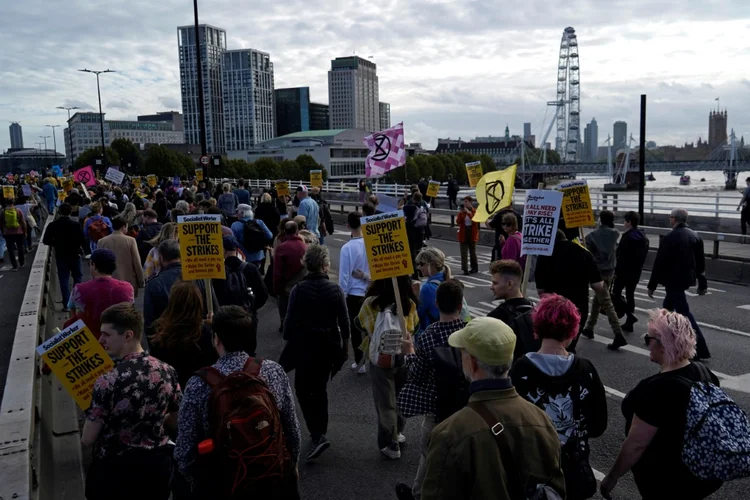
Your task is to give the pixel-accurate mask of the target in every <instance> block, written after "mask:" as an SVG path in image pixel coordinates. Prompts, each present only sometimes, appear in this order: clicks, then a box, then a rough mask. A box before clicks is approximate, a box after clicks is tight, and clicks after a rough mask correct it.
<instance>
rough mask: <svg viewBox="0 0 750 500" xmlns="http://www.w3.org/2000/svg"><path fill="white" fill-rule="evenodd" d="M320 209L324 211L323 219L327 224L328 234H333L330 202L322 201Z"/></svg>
mask: <svg viewBox="0 0 750 500" xmlns="http://www.w3.org/2000/svg"><path fill="white" fill-rule="evenodd" d="M320 211H321V212H322V213H323V215H322V217H321V220H322V221H323V223H324V224H325V227H326V232H327V233H328V234H333V231H334V228H333V216H332V215H331V210H330V209H329V208H328V203H325V202H324V203H321V205H320Z"/></svg>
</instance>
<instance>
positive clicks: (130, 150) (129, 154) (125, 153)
mask: <svg viewBox="0 0 750 500" xmlns="http://www.w3.org/2000/svg"><path fill="white" fill-rule="evenodd" d="M111 147H112V149H114V150H115V151H116V152H117V154H118V156H119V157H120V168H121V169H123V170H128V171H130V172H133V171H136V170H138V169H139V168H140V167H141V164H142V163H143V158H141V151H140V150H139V149H138V147H137V146H136V145H135V144H133V143H132V142H131V141H130V140H128V139H115V140H114V141H112V146H111Z"/></svg>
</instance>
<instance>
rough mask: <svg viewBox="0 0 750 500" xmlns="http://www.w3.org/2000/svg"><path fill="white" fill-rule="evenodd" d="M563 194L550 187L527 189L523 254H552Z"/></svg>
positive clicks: (522, 243)
mask: <svg viewBox="0 0 750 500" xmlns="http://www.w3.org/2000/svg"><path fill="white" fill-rule="evenodd" d="M562 196H563V195H562V193H561V192H560V191H552V190H548V189H529V190H527V191H526V202H525V203H524V206H523V238H522V242H521V255H552V250H553V248H554V246H555V237H556V236H557V223H558V221H559V219H560V204H561V203H562Z"/></svg>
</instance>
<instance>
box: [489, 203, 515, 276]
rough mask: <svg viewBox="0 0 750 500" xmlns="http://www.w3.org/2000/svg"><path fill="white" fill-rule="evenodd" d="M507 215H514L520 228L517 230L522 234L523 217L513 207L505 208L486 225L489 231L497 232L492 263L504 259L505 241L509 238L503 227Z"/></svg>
mask: <svg viewBox="0 0 750 500" xmlns="http://www.w3.org/2000/svg"><path fill="white" fill-rule="evenodd" d="M507 214H513V215H514V216H515V217H516V224H517V226H518V227H517V228H516V229H517V230H518V231H519V232H520V231H521V223H522V221H523V217H521V214H519V213H516V211H515V210H513V207H508V208H503V209H502V210H500V211H499V212H497V213H496V214H495V215H493V216H492V218H491V219H487V221H486V222H485V223H484V224H485V226H487V227H488V228H489V229H492V230H494V231H495V244H494V246H493V247H492V255H491V259H492V260H491V262H495V261H496V260H500V259H501V258H502V255H501V254H502V251H503V246H505V240H506V239H507V238H508V233H507V232H506V231H505V227H504V226H503V217H505V215H507ZM521 269H524V267H521Z"/></svg>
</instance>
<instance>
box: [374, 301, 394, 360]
mask: <svg viewBox="0 0 750 500" xmlns="http://www.w3.org/2000/svg"><path fill="white" fill-rule="evenodd" d="M395 307H396V306H392V307H386V308H385V309H383V310H382V311H380V312H379V313H378V316H377V317H376V318H375V329H374V331H373V332H372V338H371V339H370V346H369V355H370V362H371V363H372V364H374V365H375V366H378V367H380V368H393V367H394V366H395V362H396V360H395V358H396V356H397V355H399V354H401V323H400V322H399V321H398V315H397V314H396V312H395V311H394V309H395Z"/></svg>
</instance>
